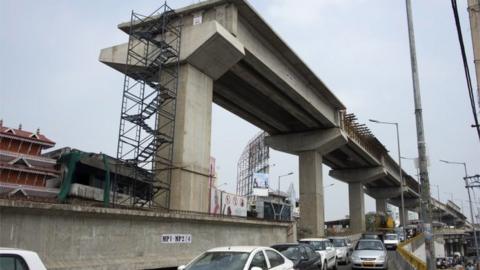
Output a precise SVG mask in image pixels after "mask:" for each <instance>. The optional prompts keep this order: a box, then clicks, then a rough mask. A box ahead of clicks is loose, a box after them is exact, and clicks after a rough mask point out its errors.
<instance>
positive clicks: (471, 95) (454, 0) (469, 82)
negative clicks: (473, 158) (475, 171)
mask: <svg viewBox="0 0 480 270" xmlns="http://www.w3.org/2000/svg"><path fill="white" fill-rule="evenodd" d="M451 1H452V9H453V15H454V17H455V26H456V27H457V34H458V42H459V43H460V51H461V53H462V59H463V68H464V70H465V77H466V79H467V88H468V96H469V98H470V106H471V107H472V113H473V119H474V120H475V125H472V127H475V128H476V129H477V134H478V139H479V140H480V125H479V124H478V118H477V113H476V107H475V95H474V93H473V87H472V79H471V78H470V70H469V68H468V61H467V55H466V54H465V44H464V43H463V35H462V26H461V24H460V19H459V17H458V7H457V0H451Z"/></svg>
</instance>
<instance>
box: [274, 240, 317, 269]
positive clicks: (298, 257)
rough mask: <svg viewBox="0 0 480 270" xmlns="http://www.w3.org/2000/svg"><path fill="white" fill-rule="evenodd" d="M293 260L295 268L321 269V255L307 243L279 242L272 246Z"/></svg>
mask: <svg viewBox="0 0 480 270" xmlns="http://www.w3.org/2000/svg"><path fill="white" fill-rule="evenodd" d="M272 248H273V249H275V250H277V251H279V252H280V253H282V254H283V255H284V256H285V257H287V258H288V259H289V260H291V261H292V262H293V269H295V270H318V269H322V257H321V256H320V254H318V253H317V252H315V250H314V249H313V247H312V246H311V245H308V244H301V243H300V244H296V243H293V244H279V245H274V246H272Z"/></svg>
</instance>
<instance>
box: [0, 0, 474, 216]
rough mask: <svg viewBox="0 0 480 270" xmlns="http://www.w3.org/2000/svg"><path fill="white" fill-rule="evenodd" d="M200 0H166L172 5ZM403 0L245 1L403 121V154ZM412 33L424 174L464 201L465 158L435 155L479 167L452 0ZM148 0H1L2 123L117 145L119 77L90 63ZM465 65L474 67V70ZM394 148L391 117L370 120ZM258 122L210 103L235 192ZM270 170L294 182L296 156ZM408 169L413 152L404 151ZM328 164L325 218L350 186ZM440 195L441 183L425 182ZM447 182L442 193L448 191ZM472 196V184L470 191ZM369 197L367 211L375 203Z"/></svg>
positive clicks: (320, 69) (277, 159)
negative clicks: (426, 162) (427, 163)
mask: <svg viewBox="0 0 480 270" xmlns="http://www.w3.org/2000/svg"><path fill="white" fill-rule="evenodd" d="M194 2H198V1H192V0H181V1H180V0H178V1H175V0H170V1H169V4H170V5H171V6H173V7H182V6H185V5H187V4H191V3H194ZM404 2H405V1H403V0H390V1H385V0H369V1H367V0H296V1H291V0H272V1H261V0H257V1H251V2H250V3H251V4H252V5H253V6H254V7H255V9H256V10H257V11H258V12H259V13H260V15H261V16H262V17H263V18H264V19H265V20H266V21H267V22H268V23H269V24H270V26H272V27H273V29H274V30H275V31H276V32H277V33H278V34H279V35H280V36H281V37H282V38H283V39H284V40H285V41H286V42H287V43H288V44H289V45H290V47H291V48H292V49H293V50H294V51H295V52H296V53H297V54H298V55H299V56H300V57H301V58H302V59H303V60H304V61H305V62H306V63H307V65H308V66H309V67H310V68H311V69H312V70H313V71H314V72H315V73H316V74H317V76H318V77H319V78H321V79H322V81H324V82H325V83H326V84H327V86H328V87H329V88H330V89H331V91H332V92H333V93H334V94H335V95H337V96H338V97H339V98H340V100H341V101H342V102H343V103H344V104H345V105H346V106H347V108H348V111H349V112H353V113H355V114H356V115H357V116H358V118H359V120H360V121H361V122H365V123H367V122H368V119H371V118H374V119H378V120H383V121H392V122H399V124H400V135H401V146H402V155H403V156H407V157H415V156H417V148H416V129H415V116H414V109H413V92H412V83H411V75H410V62H409V50H408V36H407V29H406V15H405V6H404V5H405V4H404ZM412 2H414V3H413V18H414V25H415V34H416V41H417V55H418V63H419V74H420V84H421V86H420V88H421V92H422V102H423V109H424V122H425V133H426V140H427V145H428V154H429V158H430V167H429V174H430V180H431V183H432V184H434V185H439V187H440V197H441V200H442V201H444V200H445V199H447V198H450V197H453V198H454V200H456V202H457V204H459V205H460V206H461V204H462V200H463V204H464V206H465V210H467V208H466V206H467V203H466V191H465V188H464V187H463V184H462V178H461V177H462V176H463V168H462V167H461V166H451V165H450V166H449V165H445V164H442V163H440V162H439V161H438V160H439V159H450V160H454V161H461V162H464V161H465V162H467V164H468V169H469V172H470V174H474V173H475V174H476V173H480V168H479V163H480V158H479V153H480V152H479V150H480V143H479V141H478V138H477V137H476V135H475V132H474V130H473V129H472V128H470V127H469V126H470V124H472V122H473V120H472V113H471V110H470V108H469V106H468V99H467V97H468V96H467V90H466V84H465V78H464V74H463V69H462V65H461V57H460V52H459V46H458V41H457V37H456V32H455V27H454V21H453V15H452V11H451V7H450V1H447V0H441V1H432V0H415V1H412ZM160 4H161V1H152V0H137V1H127V0H121V1H119V0H104V1H66V0H64V1H62V0H43V1H38V0H30V1H26V0H1V1H0V25H2V28H1V29H0V42H1V47H0V48H1V50H0V59H1V61H2V62H1V64H0V83H1V84H0V118H2V119H3V120H4V124H5V125H7V126H11V127H17V126H18V124H19V123H22V124H23V127H24V129H27V130H32V131H33V130H35V129H36V128H37V127H40V128H41V131H42V132H43V133H44V134H45V135H47V136H48V137H49V138H51V139H52V140H54V141H56V142H57V147H64V146H70V147H75V148H78V149H81V150H85V151H92V152H104V153H107V154H110V155H113V156H114V155H115V152H116V151H115V150H116V144H117V136H118V123H119V114H120V101H121V94H122V86H123V76H122V75H121V74H120V73H119V72H117V71H115V70H113V69H111V68H109V67H107V66H105V65H103V64H101V63H100V62H99V61H98V55H99V52H100V49H102V48H105V47H109V46H112V45H115V44H119V43H123V42H126V41H127V39H128V37H127V35H125V34H124V33H123V32H121V31H120V30H118V29H117V28H116V25H117V24H118V23H120V22H123V21H127V20H129V18H130V11H131V10H132V9H134V10H135V11H138V12H141V13H142V12H143V13H149V12H151V11H153V10H155V9H156V8H157V7H158V6H159V5H160ZM459 9H460V10H459V11H460V17H461V22H462V27H463V30H464V37H465V42H466V45H467V54H468V56H469V57H470V64H471V69H472V70H473V60H472V59H473V57H472V50H471V40H470V29H469V24H468V13H467V10H466V0H461V1H459ZM472 74H473V73H472ZM367 124H368V126H369V127H370V128H371V129H372V131H373V132H374V134H375V135H376V136H377V137H378V138H379V139H380V140H381V142H382V143H384V144H385V146H386V147H387V148H388V149H389V150H391V154H392V156H393V157H395V158H396V156H397V152H396V138H395V131H394V129H393V127H392V126H375V125H374V124H372V123H367ZM258 131H259V130H258V129H257V128H256V127H254V126H252V125H251V124H249V123H247V122H245V121H243V120H242V119H240V118H238V117H236V116H235V115H232V114H231V113H229V112H226V111H225V110H224V109H222V108H220V107H218V106H216V105H213V127H212V155H213V156H214V157H215V158H216V159H217V165H218V167H219V168H218V170H219V176H220V180H219V183H220V184H221V183H224V182H226V183H228V184H227V185H226V189H227V190H229V191H232V192H233V191H234V190H235V182H236V163H237V160H238V158H239V157H240V154H241V152H242V150H243V147H244V146H245V144H246V143H247V141H248V140H249V139H250V138H251V137H252V136H254V135H255V134H256V133H257V132H258ZM271 163H274V164H276V166H275V167H273V168H272V172H271V177H270V178H271V180H272V182H273V183H272V184H274V185H275V186H276V183H277V177H278V175H280V174H285V173H288V172H290V171H293V172H294V175H292V176H289V177H286V178H282V187H283V188H282V189H284V190H286V189H287V187H288V185H289V184H290V183H291V182H293V183H294V184H295V185H296V190H297V192H298V159H297V157H296V156H291V155H286V154H282V153H279V152H275V151H272V158H271ZM404 167H405V168H406V170H407V172H409V173H410V174H412V175H414V174H415V167H414V165H413V162H411V161H405V162H404ZM328 170H329V169H328V167H325V166H324V176H325V178H324V185H328V184H330V183H335V185H334V186H332V187H329V188H328V189H327V190H326V191H328V192H326V196H325V208H326V219H327V220H331V219H337V218H343V217H344V216H345V215H346V214H348V192H347V186H346V184H343V183H341V182H339V181H336V180H333V179H331V178H330V177H328ZM432 188H433V193H434V196H435V197H436V196H437V195H436V194H437V190H436V187H435V186H433V187H432ZM447 192H448V193H447ZM477 193H479V195H480V192H477ZM374 205H375V204H374V201H373V200H372V199H371V198H369V197H368V196H366V210H367V211H370V210H374V208H375V206H374Z"/></svg>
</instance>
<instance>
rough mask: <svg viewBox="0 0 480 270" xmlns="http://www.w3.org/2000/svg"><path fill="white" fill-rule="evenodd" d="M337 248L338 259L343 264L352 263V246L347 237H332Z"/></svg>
mask: <svg viewBox="0 0 480 270" xmlns="http://www.w3.org/2000/svg"><path fill="white" fill-rule="evenodd" d="M329 239H330V242H332V244H333V246H334V247H335V250H336V251H337V261H338V262H339V263H342V264H349V263H350V248H349V247H348V241H347V239H348V238H347V237H330V238H329Z"/></svg>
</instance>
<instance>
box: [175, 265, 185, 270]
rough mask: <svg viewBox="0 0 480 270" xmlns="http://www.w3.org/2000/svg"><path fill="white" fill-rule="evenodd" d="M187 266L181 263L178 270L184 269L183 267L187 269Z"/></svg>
mask: <svg viewBox="0 0 480 270" xmlns="http://www.w3.org/2000/svg"><path fill="white" fill-rule="evenodd" d="M185 268H187V266H186V265H180V266H179V267H178V268H177V269H178V270H183V269H185Z"/></svg>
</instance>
